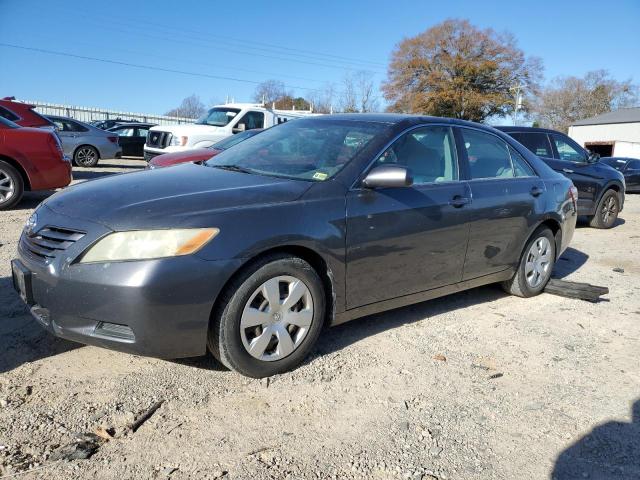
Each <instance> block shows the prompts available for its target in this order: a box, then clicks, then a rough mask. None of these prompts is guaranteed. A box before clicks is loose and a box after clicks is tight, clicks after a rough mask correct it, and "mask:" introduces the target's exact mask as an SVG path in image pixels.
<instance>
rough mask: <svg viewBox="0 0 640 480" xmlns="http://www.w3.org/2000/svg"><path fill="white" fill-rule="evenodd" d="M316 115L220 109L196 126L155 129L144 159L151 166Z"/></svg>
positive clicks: (248, 107)
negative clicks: (169, 157) (154, 161)
mask: <svg viewBox="0 0 640 480" xmlns="http://www.w3.org/2000/svg"><path fill="white" fill-rule="evenodd" d="M315 115H317V114H314V113H311V112H306V111H300V110H274V109H271V108H266V107H264V106H263V105H259V104H253V103H228V104H225V105H216V106H215V107H213V108H211V109H209V110H208V111H207V113H205V114H204V115H203V116H202V117H201V118H199V119H198V120H197V121H196V122H195V123H183V124H180V125H159V126H157V127H153V128H152V129H151V130H150V131H149V135H148V137H147V143H146V144H145V146H144V159H145V160H146V161H147V162H148V161H150V160H151V159H152V158H153V157H155V156H158V155H162V154H163V153H174V152H184V151H185V150H192V149H194V148H206V147H210V146H211V145H213V144H214V143H216V142H219V141H220V140H222V139H224V138H227V137H230V136H231V135H235V134H237V133H241V132H244V131H245V130H253V129H254V128H269V127H271V126H273V125H279V124H281V123H284V122H287V121H288V120H293V119H296V118H303V117H308V116H315Z"/></svg>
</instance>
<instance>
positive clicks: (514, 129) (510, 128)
mask: <svg viewBox="0 0 640 480" xmlns="http://www.w3.org/2000/svg"><path fill="white" fill-rule="evenodd" d="M494 128H495V129H497V130H500V131H501V132H504V133H511V132H537V133H560V134H562V135H564V133H562V132H559V131H557V130H551V129H550V128H539V127H520V126H518V125H500V126H497V127H494Z"/></svg>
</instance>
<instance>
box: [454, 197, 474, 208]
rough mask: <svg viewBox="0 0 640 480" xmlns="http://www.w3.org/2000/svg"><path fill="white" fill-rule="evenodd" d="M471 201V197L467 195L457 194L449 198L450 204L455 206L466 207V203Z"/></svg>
mask: <svg viewBox="0 0 640 480" xmlns="http://www.w3.org/2000/svg"><path fill="white" fill-rule="evenodd" d="M469 203H471V199H470V198H467V197H461V196H460V195H456V196H455V197H453V198H452V199H451V200H449V205H451V206H452V207H455V208H460V207H464V206H465V205H467V204H469Z"/></svg>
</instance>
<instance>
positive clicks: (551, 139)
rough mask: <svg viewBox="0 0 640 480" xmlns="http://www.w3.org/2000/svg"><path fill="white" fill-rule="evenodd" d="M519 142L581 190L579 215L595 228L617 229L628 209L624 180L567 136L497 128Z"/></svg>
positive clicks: (531, 129)
mask: <svg viewBox="0 0 640 480" xmlns="http://www.w3.org/2000/svg"><path fill="white" fill-rule="evenodd" d="M497 128H498V130H502V131H503V132H504V133H506V134H507V135H509V136H511V137H513V138H515V139H516V140H517V141H518V142H520V143H521V144H522V145H524V146H525V147H527V148H528V149H529V150H531V151H532V152H533V153H535V154H536V155H537V156H538V157H540V158H541V159H542V160H544V161H545V162H546V163H547V164H548V165H549V166H550V167H551V168H553V169H554V170H555V171H557V172H560V173H562V174H564V175H565V176H567V177H569V178H570V179H571V180H572V181H573V184H574V185H575V186H576V188H577V189H578V214H579V215H586V216H588V217H589V225H590V226H592V227H595V228H611V227H613V225H614V223H615V221H616V218H618V213H619V212H620V211H621V210H622V207H623V206H624V189H625V183H624V177H623V176H622V174H621V173H620V172H618V171H616V170H614V169H613V168H611V167H610V166H608V165H605V164H603V163H600V162H598V158H599V157H598V155H597V154H595V155H592V154H590V153H589V151H587V150H585V149H584V148H582V147H581V146H580V145H578V144H577V143H576V142H575V141H573V140H572V139H571V138H569V137H568V136H567V135H565V134H564V133H560V132H557V131H555V130H548V129H545V128H531V127H518V126H511V127H497Z"/></svg>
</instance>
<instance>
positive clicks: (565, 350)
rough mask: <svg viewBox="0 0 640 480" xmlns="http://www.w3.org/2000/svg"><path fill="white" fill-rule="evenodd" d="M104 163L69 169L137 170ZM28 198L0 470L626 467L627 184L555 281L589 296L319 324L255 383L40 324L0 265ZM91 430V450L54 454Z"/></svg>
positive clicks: (394, 474)
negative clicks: (288, 363) (289, 360)
mask: <svg viewBox="0 0 640 480" xmlns="http://www.w3.org/2000/svg"><path fill="white" fill-rule="evenodd" d="M106 163H107V164H108V165H105V166H99V167H97V168H94V169H85V170H80V171H76V172H75V173H74V174H75V176H76V178H77V179H78V180H86V179H91V178H96V177H99V176H102V175H106V174H111V173H113V172H122V171H131V170H133V169H135V168H140V167H141V166H142V162H140V161H132V160H124V161H117V162H116V161H112V162H106ZM45 197H46V194H33V195H30V196H29V197H28V198H27V199H26V200H25V201H24V202H23V203H22V204H21V205H20V206H19V208H18V209H16V210H13V211H10V212H0V243H1V244H2V245H1V246H0V478H16V477H17V478H20V479H24V478H41V479H68V478H91V479H95V480H99V479H112V478H118V479H128V478H136V479H167V478H170V479H185V478H198V479H199V478H229V479H268V478H274V479H275V478H291V479H297V478H373V479H386V478H389V479H400V478H406V479H443V480H444V479H516V478H522V479H525V478H526V479H542V478H557V479H573V478H598V479H601V478H629V479H631V478H636V479H637V478H640V365H639V362H638V359H639V352H640V300H639V298H640V256H639V253H638V252H640V195H628V196H627V203H626V207H625V209H624V211H623V212H622V214H621V219H620V220H619V222H618V224H617V225H616V226H615V228H613V229H611V230H595V229H591V228H588V227H586V226H584V225H583V226H582V227H581V228H579V229H578V230H577V231H576V235H575V237H574V241H573V244H572V247H571V249H569V250H568V251H567V252H566V253H565V254H564V256H563V258H561V260H560V261H559V263H558V266H557V268H556V271H555V273H554V274H555V275H556V276H557V277H561V278H567V279H571V280H576V281H586V282H590V283H593V284H597V285H604V286H608V287H609V288H610V290H611V293H610V294H609V295H608V296H606V298H607V301H604V302H601V303H598V304H592V303H588V302H584V301H580V300H570V299H566V298H561V297H557V296H552V295H549V294H543V295H540V296H538V297H536V298H532V299H521V298H516V297H510V296H507V295H506V294H504V293H502V291H501V290H500V289H499V288H497V287H493V286H489V287H484V288H479V289H475V290H471V291H468V292H464V293H460V294H456V295H453V296H450V297H447V298H443V299H438V300H433V301H430V302H426V303H422V304H418V305H415V306H412V307H407V308H402V309H399V310H394V311H391V312H387V313H384V314H380V315H375V316H371V317H367V318H363V319H360V320H356V321H354V322H350V323H348V324H345V325H342V326H339V327H335V328H333V329H330V330H328V331H326V332H325V333H324V334H323V336H322V337H321V339H320V342H319V344H318V346H317V349H316V350H315V352H314V354H313V355H312V356H311V358H309V359H308V361H307V362H306V363H305V364H304V365H303V366H301V367H300V368H298V369H297V370H295V371H294V372H291V373H288V374H284V375H279V376H276V377H273V378H271V379H269V381H267V380H262V381H260V380H250V379H247V378H244V377H241V376H239V375H237V374H234V373H230V372H228V371H225V370H223V369H221V368H220V367H219V366H218V365H217V364H216V363H215V362H214V361H213V360H212V359H210V358H204V359H193V360H184V361H177V362H171V361H163V360H156V359H150V358H142V357H138V356H133V355H126V354H122V353H116V352H111V351H108V350H103V349H99V348H94V347H86V346H82V345H78V344H73V343H70V342H66V341H63V340H59V339H55V338H53V337H51V336H50V335H48V334H46V333H44V332H43V330H41V329H40V327H39V326H38V325H37V324H36V323H35V321H34V320H32V319H31V318H30V316H29V314H28V313H27V310H26V309H25V307H24V306H23V305H22V304H21V302H20V300H19V298H18V296H17V295H16V294H15V293H14V291H13V290H12V287H11V278H10V277H11V273H10V265H9V261H10V259H11V258H13V257H14V255H15V250H16V243H17V241H18V236H19V233H20V231H21V229H22V225H23V224H24V221H25V220H26V219H27V217H28V216H29V215H30V213H31V211H32V209H33V208H34V207H35V206H36V205H37V204H38V203H39V202H40V201H41V200H42V199H43V198H45ZM614 269H615V270H614ZM620 269H623V271H621V270H620ZM160 400H163V401H164V403H162V405H161V406H160V408H159V409H158V410H157V411H156V412H155V414H153V415H152V416H151V417H150V418H149V419H148V420H147V421H146V423H144V424H143V425H142V426H141V427H140V428H139V429H138V430H137V431H136V432H135V433H134V432H131V431H130V430H128V428H127V425H129V424H130V423H131V422H132V421H133V420H134V418H136V417H138V416H139V415H140V414H141V413H142V412H144V411H145V410H147V409H148V408H149V407H150V406H152V405H153V404H154V403H155V402H157V401H160ZM634 407H635V418H634V417H633V416H632V410H633V409H634ZM98 427H102V428H104V429H109V431H110V432H111V433H112V434H113V435H114V438H113V439H111V440H109V441H105V442H103V443H102V444H101V445H100V447H99V449H98V450H97V451H96V452H95V453H94V454H93V456H91V457H90V458H89V459H77V460H66V459H63V460H55V458H56V457H57V455H58V454H59V453H60V451H61V450H60V448H59V447H60V446H64V445H67V444H69V443H70V442H73V441H74V439H75V438H76V437H77V435H81V434H85V433H91V432H94V431H95V430H96V428H98ZM103 435H104V434H103ZM80 451H81V450H80ZM76 453H77V452H76ZM16 474H19V475H16Z"/></svg>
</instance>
